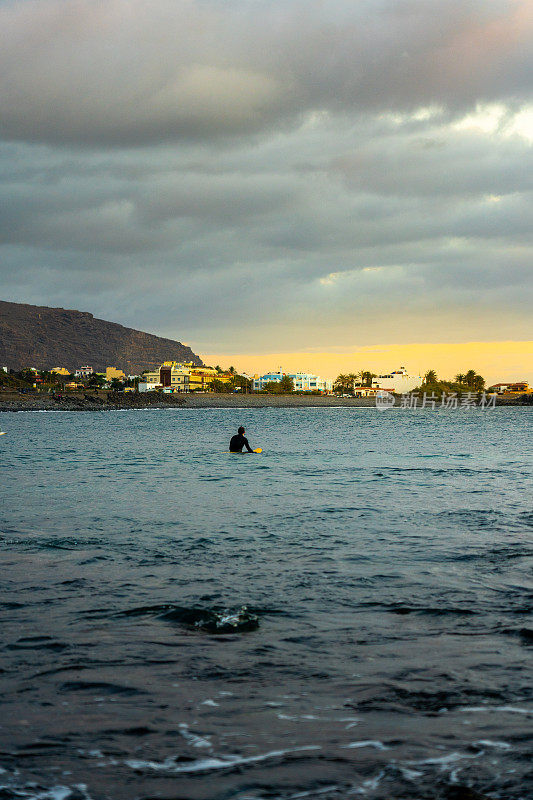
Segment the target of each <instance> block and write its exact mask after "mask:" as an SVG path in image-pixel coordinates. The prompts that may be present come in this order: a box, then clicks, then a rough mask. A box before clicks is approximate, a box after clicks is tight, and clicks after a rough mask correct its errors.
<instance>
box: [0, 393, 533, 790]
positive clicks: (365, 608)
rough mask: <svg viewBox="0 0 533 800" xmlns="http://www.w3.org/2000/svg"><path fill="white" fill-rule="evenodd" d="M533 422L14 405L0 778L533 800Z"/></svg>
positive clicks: (3, 589) (7, 786)
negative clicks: (232, 446)
mask: <svg viewBox="0 0 533 800" xmlns="http://www.w3.org/2000/svg"><path fill="white" fill-rule="evenodd" d="M531 420H532V412H531V410H530V409H528V408H496V409H488V410H485V411H482V410H481V409H472V410H466V409H457V410H453V409H450V410H448V411H432V410H408V409H404V410H402V409H398V410H388V411H379V410H377V409H373V408H350V409H346V408H326V409H324V408H320V409H307V408H306V409H297V408H293V409H246V408H243V409H211V410H210V409H201V410H191V409H178V410H163V411H116V412H114V411H110V412H101V413H97V412H95V413H91V412H84V413H68V412H64V413H53V412H51V413H19V414H11V413H5V414H2V415H1V417H0V426H1V427H2V430H4V431H6V433H7V435H6V436H3V437H1V438H0V460H1V464H2V500H1V504H2V508H1V511H2V513H1V523H0V554H1V564H2V570H1V583H0V607H1V621H2V638H1V649H2V655H1V660H0V679H1V682H2V692H1V695H0V798H2V800H15V798H17V799H20V798H33V799H34V800H104V799H106V800H107V799H108V798H109V799H110V800H111V799H112V800H133V799H138V800H148V799H149V798H150V800H151V799H153V800H155V798H160V799H161V800H171V798H172V800H230V798H231V799H232V800H233V799H234V800H266V798H268V799H269V800H296V799H297V798H321V800H334V798H335V799H336V800H337V799H338V798H343V799H344V798H352V797H354V798H357V797H363V798H368V799H369V800H375V799H379V800H400V798H401V799H402V800H407V798H409V799H411V798H413V799H414V798H417V799H420V800H425V798H427V799H428V800H430V799H431V800H438V799H439V798H445V799H448V798H450V800H459V799H460V798H469V799H470V800H474V798H480V797H490V798H505V800H519V798H520V799H522V800H526V798H527V799H530V798H531V797H532V796H533V768H532V761H531V740H532V736H531V734H532V723H533V702H532V700H533V675H532V670H531V655H532V649H533V626H532V624H531V611H532V609H533V580H532V565H533V505H532V497H533V491H532V488H533V487H532V467H533V444H532V437H531ZM241 424H242V425H244V426H245V427H246V435H247V436H248V438H249V440H250V444H251V446H252V447H258V446H260V447H262V448H263V451H264V452H263V453H262V454H261V455H242V456H239V455H230V454H228V453H227V446H228V442H229V438H230V436H231V435H232V434H233V433H234V432H235V431H236V428H237V427H238V426H239V425H241Z"/></svg>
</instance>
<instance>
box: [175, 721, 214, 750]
mask: <svg viewBox="0 0 533 800" xmlns="http://www.w3.org/2000/svg"><path fill="white" fill-rule="evenodd" d="M179 729H180V733H181V735H182V736H183V738H184V739H186V740H187V741H188V742H189V744H192V746H193V747H207V748H209V749H210V750H211V749H212V744H211V742H210V741H209V739H203V738H202V737H201V736H197V734H195V733H191V732H190V730H189V726H188V725H186V724H185V723H184V722H180V725H179Z"/></svg>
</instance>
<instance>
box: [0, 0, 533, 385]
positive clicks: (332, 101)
mask: <svg viewBox="0 0 533 800" xmlns="http://www.w3.org/2000/svg"><path fill="white" fill-rule="evenodd" d="M532 75H533V3H532V2H531V0H493V1H491V0H460V1H459V0H358V2H354V1H353V0H349V1H347V2H337V0H328V1H327V2H326V1H325V0H324V2H318V0H186V1H183V0H105V2H102V0H8V2H5V0H4V1H2V0H0V174H1V190H0V211H1V218H0V244H1V247H2V257H1V261H0V269H1V282H2V292H1V296H2V298H3V299H6V300H13V301H17V302H29V303H36V304H43V305H52V306H65V307H68V308H78V309H81V310H86V311H91V312H92V313H94V314H95V316H99V317H102V318H104V319H110V320H114V321H118V322H121V323H123V324H125V325H130V326H132V327H136V328H140V329H142V330H147V331H151V332H154V333H159V334H162V335H166V336H171V337H173V338H177V339H180V340H181V341H185V342H187V343H188V344H190V345H191V346H192V347H193V349H194V350H195V351H196V352H199V353H201V354H207V355H208V356H209V358H210V359H211V358H217V359H218V360H221V361H223V362H224V363H226V364H227V363H230V362H232V363H236V364H237V366H240V367H241V368H248V369H253V367H254V365H255V364H256V365H257V368H258V369H262V368H267V367H269V366H271V367H277V366H279V365H280V364H279V363H278V362H279V361H280V360H283V361H284V364H283V365H284V366H287V368H291V369H294V368H296V366H297V363H301V364H302V365H303V368H312V367H313V364H315V365H316V367H315V368H316V369H317V370H318V369H320V370H321V371H322V372H323V373H324V374H332V375H334V374H336V372H337V371H338V368H339V367H341V366H342V367H343V368H349V367H352V368H353V369H357V368H361V367H365V368H372V367H373V366H377V367H378V368H381V367H382V368H383V369H391V368H394V367H397V366H400V364H399V363H396V362H397V361H400V362H401V363H402V364H403V363H405V362H406V361H407V362H408V363H407V366H408V367H410V368H411V370H414V369H424V368H428V367H430V366H435V365H436V366H437V367H438V368H442V369H445V370H446V369H448V368H449V369H450V370H452V369H453V367H454V365H457V369H458V370H459V369H463V368H464V367H465V366H467V364H468V365H470V363H471V362H472V359H474V363H473V364H472V366H473V367H474V368H478V369H479V370H480V371H481V370H483V369H484V370H485V371H488V374H489V377H490V378H494V379H496V378H497V377H498V376H500V375H501V376H502V377H503V378H508V377H509V378H510V377H516V378H517V379H519V378H523V377H529V378H530V379H531V380H532V382H533V355H532V353H533V351H532V349H531V346H528V345H526V344H525V342H527V341H530V340H531V339H533V335H532V330H533V323H532V319H533V314H532V305H533V288H532V273H533V269H532V258H531V255H532V248H531V233H532V224H531V223H532V219H533V210H532V204H531V198H532V183H533V163H532V162H533V158H532V145H533V100H532V92H531V89H532ZM447 344H449V345H450V347H448V348H446V345H447ZM451 345H453V347H452V346H451ZM457 345H461V346H460V347H457ZM417 348H418V349H417ZM439 348H441V349H439ZM373 353H374V354H375V355H374V356H373V355H372V354H373ZM496 353H500V356H498V358H499V360H498V359H497V358H496V355H495V354H496ZM502 353H503V356H501V354H502ZM378 354H381V355H380V357H378ZM383 354H385V355H383ZM493 356H494V358H493ZM313 358H314V361H313ZM380 358H382V359H383V363H381V361H380ZM446 358H447V359H448V361H446ZM299 359H300V360H299ZM392 359H393V360H392ZM432 359H433V360H432ZM435 359H436V361H435ZM439 359H440V360H439ZM476 359H477V361H476ZM391 360H392V363H390V362H391ZM448 363H449V367H448ZM510 365H511V366H510ZM516 372H519V374H515V373H516ZM504 373H505V374H504Z"/></svg>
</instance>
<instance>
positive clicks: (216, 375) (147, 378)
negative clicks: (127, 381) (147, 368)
mask: <svg viewBox="0 0 533 800" xmlns="http://www.w3.org/2000/svg"><path fill="white" fill-rule="evenodd" d="M231 378H232V376H231V375H230V373H229V372H217V370H216V369H214V368H213V367H198V366H196V365H195V364H193V363H192V362H185V363H180V362H178V361H164V362H163V364H161V366H160V367H159V369H156V370H153V371H152V372H145V373H144V375H143V376H142V377H141V380H140V381H139V391H140V392H149V391H151V390H154V389H167V390H168V389H170V390H171V391H173V392H191V391H203V392H205V391H208V390H209V387H210V384H211V383H212V381H213V380H214V379H217V380H220V381H222V382H223V383H229V382H230V381H231Z"/></svg>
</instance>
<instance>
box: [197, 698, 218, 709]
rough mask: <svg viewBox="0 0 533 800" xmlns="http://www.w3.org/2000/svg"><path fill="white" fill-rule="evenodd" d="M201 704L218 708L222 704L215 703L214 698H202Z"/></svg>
mask: <svg viewBox="0 0 533 800" xmlns="http://www.w3.org/2000/svg"><path fill="white" fill-rule="evenodd" d="M200 705H201V706H213V708H215V707H216V708H218V706H219V705H220V703H215V701H214V700H202V702H201V703H200Z"/></svg>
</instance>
